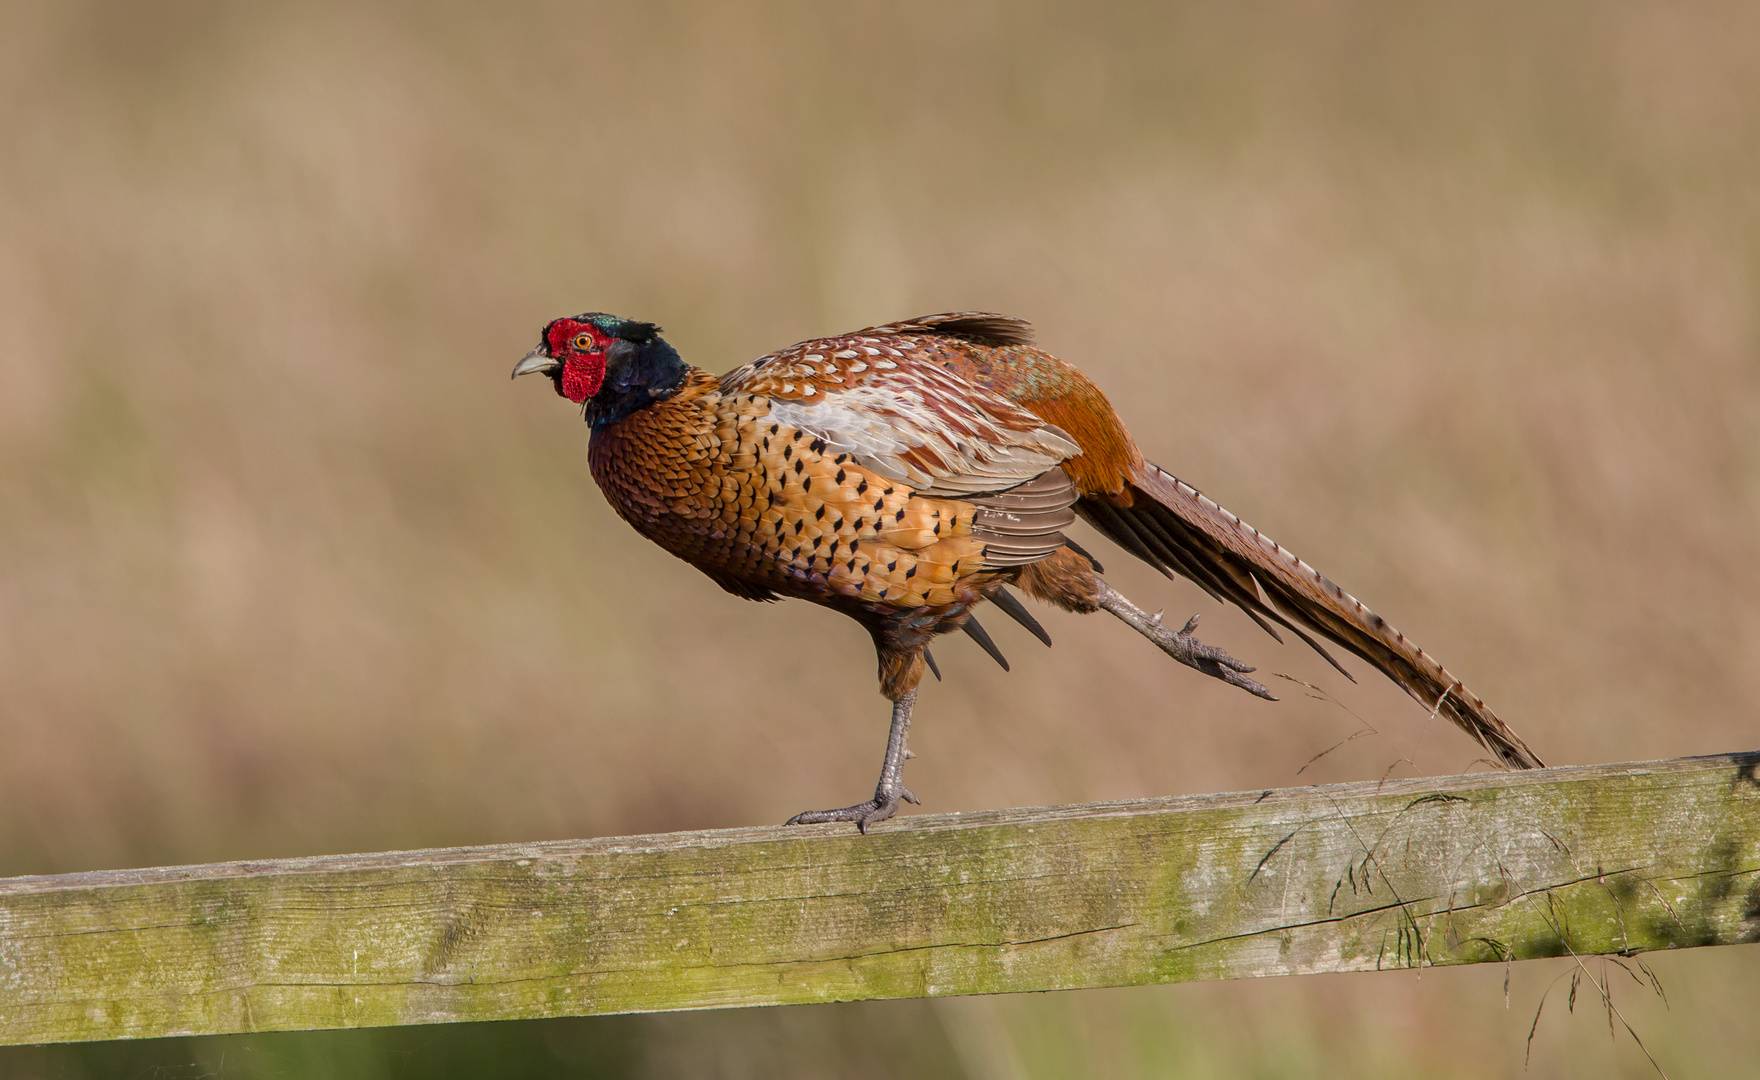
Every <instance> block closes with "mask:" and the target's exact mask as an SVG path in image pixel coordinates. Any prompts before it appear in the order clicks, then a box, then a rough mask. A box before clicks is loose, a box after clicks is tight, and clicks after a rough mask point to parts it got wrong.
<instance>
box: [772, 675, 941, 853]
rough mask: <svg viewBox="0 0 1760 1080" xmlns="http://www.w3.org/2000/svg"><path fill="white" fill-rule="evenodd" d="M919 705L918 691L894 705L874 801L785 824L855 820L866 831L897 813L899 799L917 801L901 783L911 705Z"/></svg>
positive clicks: (804, 814)
mask: <svg viewBox="0 0 1760 1080" xmlns="http://www.w3.org/2000/svg"><path fill="white" fill-rule="evenodd" d="M916 702H917V692H916V691H915V690H907V691H906V692H905V693H904V694H902V695H900V696H899V699H898V700H897V701H895V702H893V703H892V730H891V731H890V732H888V733H887V735H886V760H885V761H884V762H883V763H882V764H881V766H880V782H879V783H878V784H876V785H875V786H874V797H873V798H872V799H869V800H868V801H867V802H863V803H857V804H855V805H854V806H845V807H843V808H842V809H839V810H807V811H803V812H802V813H799V814H796V815H795V816H794V817H791V818H789V819H788V821H787V822H785V824H788V825H817V824H819V823H821V822H826V821H853V822H855V823H856V828H858V829H860V830H862V831H863V832H867V831H868V826H870V825H872V824H874V823H875V822H876V821H885V820H886V819H887V818H889V817H891V816H892V815H894V814H896V813H898V803H899V800H900V799H902V800H904V801H905V802H908V803H914V802H916V801H917V797H916V796H915V795H912V794H911V793H910V791H909V790H908V789H907V788H905V786H904V785H903V783H901V780H902V778H903V774H904V759H905V749H904V740H905V736H906V735H908V734H909V733H910V730H911V706H913V705H915V704H916Z"/></svg>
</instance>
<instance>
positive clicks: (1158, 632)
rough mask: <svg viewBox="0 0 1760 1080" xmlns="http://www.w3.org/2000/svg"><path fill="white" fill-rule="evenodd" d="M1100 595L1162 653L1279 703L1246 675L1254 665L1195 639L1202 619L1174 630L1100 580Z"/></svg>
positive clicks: (1098, 597) (1106, 605) (1107, 606)
mask: <svg viewBox="0 0 1760 1080" xmlns="http://www.w3.org/2000/svg"><path fill="white" fill-rule="evenodd" d="M1096 581H1097V582H1098V585H1099V592H1098V594H1097V595H1096V596H1095V597H1094V599H1095V601H1096V602H1098V603H1099V605H1100V606H1101V607H1103V608H1105V609H1106V610H1107V611H1110V612H1112V613H1113V614H1114V615H1116V616H1118V617H1119V618H1120V619H1123V620H1124V621H1125V622H1126V623H1128V624H1130V626H1131V628H1132V629H1134V630H1135V631H1136V632H1137V633H1139V634H1142V635H1143V636H1144V637H1146V638H1148V639H1149V640H1150V641H1153V642H1154V643H1155V644H1156V645H1157V646H1159V647H1160V649H1161V651H1162V652H1164V653H1166V654H1167V655H1169V656H1171V657H1173V658H1174V659H1175V660H1178V661H1179V662H1180V663H1182V664H1184V665H1186V666H1187V667H1189V668H1194V669H1196V670H1198V671H1201V672H1203V673H1204V674H1206V675H1209V676H1211V677H1212V678H1217V679H1221V680H1222V681H1223V682H1225V683H1227V684H1229V685H1230V686H1238V687H1240V688H1241V689H1242V690H1245V691H1246V692H1247V693H1249V694H1252V695H1254V696H1255V697H1262V698H1264V699H1265V700H1266V701H1276V700H1277V697H1276V695H1274V694H1272V692H1271V691H1269V690H1267V689H1265V687H1264V686H1262V685H1260V684H1259V683H1257V682H1255V681H1253V680H1252V679H1249V678H1247V675H1246V673H1247V672H1249V671H1254V670H1257V669H1255V668H1254V667H1253V665H1251V664H1245V663H1242V662H1241V661H1239V660H1236V659H1235V658H1234V657H1232V656H1230V655H1228V653H1226V652H1224V651H1223V650H1221V649H1219V648H1217V647H1216V646H1214V645H1206V644H1204V643H1203V642H1202V641H1199V640H1198V639H1197V638H1195V637H1193V636H1192V631H1193V630H1196V629H1197V628H1198V617H1197V616H1196V615H1193V616H1192V617H1191V618H1190V619H1189V620H1187V621H1186V624H1185V626H1183V627H1181V628H1180V629H1179V630H1173V629H1170V628H1169V627H1167V626H1164V625H1163V624H1162V622H1161V615H1160V614H1159V613H1156V614H1155V615H1150V614H1149V613H1148V612H1146V611H1144V610H1143V609H1142V608H1140V607H1138V606H1137V605H1135V604H1133V603H1131V602H1130V601H1129V600H1126V599H1125V598H1124V597H1123V596H1122V595H1120V594H1119V592H1118V590H1117V589H1114V588H1113V587H1112V586H1111V585H1108V584H1107V583H1106V582H1104V581H1099V579H1096Z"/></svg>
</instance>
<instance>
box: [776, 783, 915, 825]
mask: <svg viewBox="0 0 1760 1080" xmlns="http://www.w3.org/2000/svg"><path fill="white" fill-rule="evenodd" d="M901 801H903V802H908V803H911V804H913V805H916V806H921V805H922V802H921V800H919V799H918V798H917V797H916V796H915V795H914V794H912V793H911V790H910V789H909V788H902V787H901V788H899V789H897V790H896V791H892V792H881V791H876V792H875V793H874V797H873V798H872V799H869V800H868V801H867V802H860V803H856V804H855V805H854V806H844V807H840V808H838V809H836V810H803V811H801V812H800V813H798V814H796V815H795V816H794V817H791V818H789V819H788V820H787V821H785V822H783V823H782V824H783V825H784V827H786V826H789V825H823V824H825V823H826V822H832V821H851V822H854V823H855V826H856V828H857V829H859V830H861V831H862V832H864V833H866V832H867V831H868V826H870V825H873V824H876V823H877V822H881V821H885V820H886V819H887V818H889V817H891V816H892V815H894V814H896V813H898V804H899V803H900V802H901Z"/></svg>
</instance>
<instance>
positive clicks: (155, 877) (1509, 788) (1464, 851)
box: [0, 754, 1760, 1043]
mask: <svg viewBox="0 0 1760 1080" xmlns="http://www.w3.org/2000/svg"><path fill="white" fill-rule="evenodd" d="M1757 769H1760V754H1738V755H1724V756H1719V757H1705V758H1689V759H1683V760H1679V761H1664V762H1653V763H1646V764H1632V765H1616V766H1601V767H1583V768H1562V769H1548V770H1544V771H1540V772H1534V773H1517V774H1509V773H1499V774H1477V775H1471V776H1458V777H1449V778H1444V779H1423V780H1403V781H1396V782H1388V783H1384V784H1344V785H1336V786H1331V787H1310V788H1296V789H1288V790H1276V791H1265V792H1247V793H1244V794H1231V795H1209V796H1202V797H1195V798H1174V799H1151V800H1143V801H1139V802H1128V803H1109V804H1099V805H1089V806H1067V807H1054V808H1049V809H1036V810H1008V811H998V812H989V813H976V814H954V815H941V816H929V815H925V816H919V817H911V818H905V819H900V820H895V821H893V822H888V823H887V824H885V825H882V826H879V827H877V828H876V829H875V831H874V832H873V833H872V834H870V835H868V836H860V835H857V834H856V833H855V831H854V830H853V829H851V828H849V827H848V826H813V827H808V828H798V829H786V830H785V829H781V828H758V829H733V830H725V831H717V832H697V833H677V834H672V835H666V836H642V837H623V838H617V839H607V840H591V841H578V842H575V841H571V842H560V843H541V844H524V845H508V846H501V847H485V848H456V849H445V850H433V851H414V852H403V853H394V854H386V855H346V856H334V857H324V858H308V859H287V860H278V861H273V862H246V863H226V864H221V865H215V866H191V867H174V868H168V869H155V870H127V871H111V872H104V873H88V874H68V875H63V876H58V877H34V878H12V879H6V880H0V1043H28V1042H54V1041H63V1040H76V1039H115V1038H131V1037H147V1036H159V1035H176V1034H215V1033H221V1032H239V1031H268V1030H290V1029H303V1028H342V1027H367V1026H375V1025H386V1024H417V1023H435V1022H445V1021H463V1020H500V1019H514V1018H522V1017H542V1016H567V1015H581V1014H588V1013H611V1012H631V1011H648V1010H666V1009H696V1008H716V1007H722V1006H734V1005H766V1004H784V1003H798V1002H818V1001H846V1000H852V999H861V998H889V997H922V996H932V995H943V994H984V993H1002V992H1009V991H1021V990H1054V989H1064V988H1073V987H1091V986H1118V985H1129V984H1138V983H1155V982H1173V981H1180V980H1187V979H1219V978H1236V977H1242V976H1257V975H1287V974H1297V973H1303V972H1318V971H1361V970H1366V969H1380V968H1395V967H1411V966H1414V965H1430V964H1463V963H1482V962H1503V961H1508V960H1512V959H1513V960H1521V959H1528V958H1531V957H1543V956H1558V955H1563V954H1566V953H1575V954H1578V955H1589V954H1596V953H1634V952H1641V951H1644V950H1649V949H1665V948H1680V947H1688V946H1699V945H1727V944H1734V943H1738V942H1753V941H1760V772H1757ZM1757 959H1760V957H1757Z"/></svg>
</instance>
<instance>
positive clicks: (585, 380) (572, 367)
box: [545, 319, 608, 404]
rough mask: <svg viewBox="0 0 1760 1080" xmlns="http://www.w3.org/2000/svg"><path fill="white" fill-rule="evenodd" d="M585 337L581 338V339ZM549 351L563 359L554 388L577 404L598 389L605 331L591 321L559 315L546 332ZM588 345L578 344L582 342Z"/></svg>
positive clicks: (600, 382)
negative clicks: (579, 320)
mask: <svg viewBox="0 0 1760 1080" xmlns="http://www.w3.org/2000/svg"><path fill="white" fill-rule="evenodd" d="M582 338H585V339H586V340H585V341H584V342H583V341H582V340H581V339H582ZM545 343H546V344H548V345H549V347H550V355H551V356H554V357H557V358H559V359H560V360H561V361H562V377H561V378H559V379H558V380H557V382H556V392H557V393H559V394H561V395H562V396H563V397H565V398H567V399H568V400H570V401H572V402H575V403H576V404H579V403H581V402H583V401H586V400H587V399H588V398H590V397H592V396H593V395H594V394H597V393H598V392H599V387H600V386H602V385H603V384H604V382H605V346H606V345H607V344H608V342H607V341H606V340H605V335H604V334H602V333H600V332H599V330H598V329H597V328H596V327H594V326H593V325H592V324H590V323H584V322H576V321H575V320H573V319H558V320H556V321H555V322H553V323H551V324H550V328H549V331H548V333H547V334H546V335H545ZM583 344H584V345H586V346H587V348H585V349H583V348H581V346H582V345H583Z"/></svg>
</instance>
